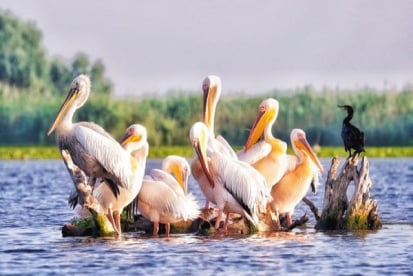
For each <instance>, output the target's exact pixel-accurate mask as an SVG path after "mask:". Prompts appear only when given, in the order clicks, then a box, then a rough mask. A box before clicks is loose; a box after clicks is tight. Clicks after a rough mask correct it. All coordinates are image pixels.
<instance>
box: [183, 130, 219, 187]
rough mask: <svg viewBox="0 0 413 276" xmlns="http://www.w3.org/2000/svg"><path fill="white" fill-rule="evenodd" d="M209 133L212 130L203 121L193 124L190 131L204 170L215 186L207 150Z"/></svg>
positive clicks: (192, 142)
mask: <svg viewBox="0 0 413 276" xmlns="http://www.w3.org/2000/svg"><path fill="white" fill-rule="evenodd" d="M209 135H210V132H209V130H208V127H207V126H206V125H205V124H204V123H203V122H196V123H195V124H193V125H192V127H191V130H190V132H189V137H190V139H191V144H192V147H193V148H194V151H195V152H196V154H197V156H198V158H199V161H200V163H201V167H202V170H203V171H204V173H205V176H206V177H207V178H208V181H209V183H210V184H211V186H212V187H214V186H215V183H214V180H213V177H212V175H211V171H210V169H209V165H208V156H207V150H206V147H207V142H208V139H209Z"/></svg>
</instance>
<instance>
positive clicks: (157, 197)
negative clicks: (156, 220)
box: [138, 180, 182, 218]
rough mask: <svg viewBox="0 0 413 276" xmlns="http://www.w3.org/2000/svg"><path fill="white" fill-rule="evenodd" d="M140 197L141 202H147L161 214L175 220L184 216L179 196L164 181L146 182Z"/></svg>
mask: <svg viewBox="0 0 413 276" xmlns="http://www.w3.org/2000/svg"><path fill="white" fill-rule="evenodd" d="M138 197H139V199H138V200H139V201H142V202H145V203H146V204H148V205H149V206H151V208H152V209H155V210H157V211H158V212H160V213H163V214H169V215H172V216H173V217H175V218H178V217H181V216H182V211H181V205H180V204H179V196H178V195H177V194H176V193H175V192H174V191H173V190H172V189H171V188H170V187H169V186H168V185H167V184H165V183H163V182H162V181H156V180H144V182H143V184H142V188H141V190H140V192H139V195H138Z"/></svg>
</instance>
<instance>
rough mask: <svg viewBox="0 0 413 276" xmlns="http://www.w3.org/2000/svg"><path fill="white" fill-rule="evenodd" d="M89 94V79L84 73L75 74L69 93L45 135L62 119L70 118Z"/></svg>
mask: <svg viewBox="0 0 413 276" xmlns="http://www.w3.org/2000/svg"><path fill="white" fill-rule="evenodd" d="M89 94H90V79H89V77H88V76H86V75H79V76H77V77H76V78H75V79H74V80H73V81H72V84H71V86H70V90H69V94H67V97H66V99H65V101H64V102H63V104H62V106H61V107H60V109H59V112H58V113H57V116H56V119H55V120H54V122H53V124H52V126H51V128H50V130H49V131H48V132H47V135H50V134H51V133H52V132H53V131H54V130H55V129H56V128H57V127H58V126H59V124H60V123H61V122H62V120H70V121H69V122H70V123H71V120H72V117H73V114H74V112H75V111H76V109H78V108H80V107H81V106H82V105H84V104H85V102H86V100H87V99H88V97H89Z"/></svg>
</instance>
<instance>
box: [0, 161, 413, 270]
mask: <svg viewBox="0 0 413 276" xmlns="http://www.w3.org/2000/svg"><path fill="white" fill-rule="evenodd" d="M322 162H323V164H324V166H325V168H329V166H330V162H331V160H330V159H322ZM342 162H343V160H342ZM369 162H370V177H371V179H372V182H373V186H372V190H371V196H372V197H373V198H374V199H377V200H378V203H379V215H380V217H381V220H382V222H383V227H382V229H380V230H378V231H363V232H318V231H315V230H314V224H315V221H314V218H313V216H312V214H311V212H310V211H309V208H308V207H307V205H305V204H303V203H300V204H299V206H298V207H297V209H296V212H295V214H294V216H293V218H297V217H300V216H301V215H302V214H304V212H305V211H309V214H311V215H310V220H309V222H308V223H307V225H306V227H303V228H299V229H294V231H292V232H290V233H271V234H255V235H249V236H236V237H234V236H231V237H228V236H227V237H226V236H223V235H215V236H208V237H205V236H198V235H195V234H172V235H171V236H170V237H169V238H166V237H163V236H160V237H159V238H152V237H151V236H148V235H146V234H143V233H140V232H139V233H138V232H132V233H124V234H123V236H122V238H121V239H120V240H115V239H113V238H97V239H95V238H91V237H66V238H63V237H62V234H61V228H62V226H63V224H65V223H67V222H69V221H70V220H71V218H72V217H73V213H72V209H71V208H70V207H69V205H68V204H67V198H68V194H69V192H70V191H71V189H72V187H73V184H71V180H70V178H69V175H68V173H67V171H66V169H65V167H64V165H63V162H62V161H60V160H52V161H1V160H0V214H1V216H0V218H1V219H0V239H1V245H0V274H1V275H8V274H19V275H28V274H35V275H44V274H94V275H100V274H104V275H116V274H118V275H119V274H124V275H132V274H133V275H141V274H151V273H154V274H157V275H168V274H169V275H178V274H185V275H188V274H191V275H192V274H195V275H224V274H225V275H235V274H238V275H277V274H281V275H285V274H295V275H301V274H303V275H320V274H322V275H324V274H326V275H332V274H334V275H337V274H346V275H348V274H359V275H377V274H383V275H390V274H392V275H394V274H399V275H400V274H405V275H408V274H410V275H412V274H413V252H412V251H413V159H412V158H410V159H375V158H372V159H369ZM153 167H160V162H159V160H148V166H147V169H150V168H153ZM325 177H326V176H325V175H324V177H323V181H322V182H321V186H320V187H319V192H318V194H317V195H311V194H309V198H310V199H311V200H312V201H313V202H314V203H315V204H316V206H317V207H318V208H319V209H320V210H321V207H322V198H323V193H324V183H325ZM189 190H190V191H191V192H192V193H194V194H195V195H196V196H197V198H198V199H199V202H200V205H201V206H203V204H204V199H203V196H202V195H201V193H200V190H199V188H198V186H197V184H196V182H194V180H193V179H192V178H191V182H190V185H189Z"/></svg>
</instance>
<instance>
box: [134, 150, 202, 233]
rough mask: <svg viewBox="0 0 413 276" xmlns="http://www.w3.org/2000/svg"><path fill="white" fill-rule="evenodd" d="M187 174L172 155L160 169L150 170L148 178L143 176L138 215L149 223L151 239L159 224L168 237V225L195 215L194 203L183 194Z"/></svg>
mask: <svg viewBox="0 0 413 276" xmlns="http://www.w3.org/2000/svg"><path fill="white" fill-rule="evenodd" d="M171 173H172V174H174V176H175V178H174V177H173V176H172V175H171ZM189 175H190V168H189V164H188V162H187V161H186V160H185V158H182V157H180V156H176V155H170V156H168V157H166V158H165V159H164V160H163V162H162V170H159V169H152V170H151V172H150V175H145V178H144V180H143V184H142V188H141V191H140V193H139V196H138V198H137V205H138V209H139V211H140V212H141V214H142V215H143V216H144V217H146V218H147V219H149V220H150V221H152V222H153V235H154V236H157V235H158V231H159V223H164V224H165V226H166V231H165V232H166V235H167V236H169V232H170V223H175V222H178V221H181V220H184V221H186V220H188V219H189V220H192V219H196V218H197V217H198V216H199V214H200V209H199V206H198V203H197V202H196V200H195V198H194V196H193V195H192V194H188V193H187V185H188V178H189Z"/></svg>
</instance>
